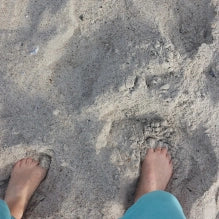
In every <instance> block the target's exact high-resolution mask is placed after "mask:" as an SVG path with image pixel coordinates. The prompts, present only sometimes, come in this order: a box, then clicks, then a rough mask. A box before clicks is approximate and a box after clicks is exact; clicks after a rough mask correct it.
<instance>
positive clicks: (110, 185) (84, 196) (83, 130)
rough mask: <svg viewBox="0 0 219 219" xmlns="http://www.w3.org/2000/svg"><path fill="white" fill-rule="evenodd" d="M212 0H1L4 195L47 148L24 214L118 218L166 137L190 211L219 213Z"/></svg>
mask: <svg viewBox="0 0 219 219" xmlns="http://www.w3.org/2000/svg"><path fill="white" fill-rule="evenodd" d="M218 9H219V2H218V0H138V1H137V0H136V1H134V0H120V1H118V0H117V1H116V0H86V1H85V0H80V1H79V0H17V1H15V0H0V198H2V197H3V195H4V192H5V189H6V186H7V182H8V179H9V175H10V171H11V168H12V166H13V164H14V163H15V162H16V161H17V160H19V159H20V158H22V157H24V156H33V157H35V158H36V159H38V158H39V159H41V158H42V157H44V158H45V157H46V158H47V161H46V162H47V164H48V162H49V161H50V160H51V164H50V169H49V172H48V175H47V178H46V179H45V181H44V182H43V183H42V184H41V186H40V187H39V189H38V190H37V192H36V194H35V195H34V197H33V198H32V200H31V203H30V205H29V206H28V210H27V212H26V215H25V217H24V218H28V219H29V218H30V219H38V218H39V219H40V218H42V219H47V218H51V219H52V218H58V219H59V218H66V219H69V218H73V219H87V218H89V219H101V218H104V219H116V218H119V217H121V216H122V215H123V213H124V211H125V210H126V209H127V208H128V207H129V206H130V205H131V204H132V202H133V194H134V191H135V186H136V182H137V179H138V176H139V170H140V162H141V160H142V157H143V156H144V154H145V151H146V149H147V148H149V147H156V146H157V145H166V146H167V147H168V148H169V150H170V153H171V155H172V157H173V162H174V175H173V178H172V180H171V183H170V185H169V187H168V191H170V192H172V193H173V194H174V195H176V197H177V198H178V199H179V201H180V202H181V204H182V206H183V209H184V211H185V213H186V215H187V217H188V218H191V219H218V218H219V213H218V212H219V16H218V12H219V10H218Z"/></svg>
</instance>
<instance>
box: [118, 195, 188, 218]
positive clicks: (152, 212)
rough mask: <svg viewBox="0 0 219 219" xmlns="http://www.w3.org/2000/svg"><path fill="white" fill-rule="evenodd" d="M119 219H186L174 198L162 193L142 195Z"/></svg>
mask: <svg viewBox="0 0 219 219" xmlns="http://www.w3.org/2000/svg"><path fill="white" fill-rule="evenodd" d="M121 219H186V217H185V215H184V213H183V210H182V207H181V205H180V203H179V202H178V200H177V199H176V197H175V196H173V195H172V194H170V193H168V192H164V191H154V192H150V193H147V194H145V195H143V196H142V197H141V198H139V199H138V201H137V202H136V203H135V204H134V205H132V206H131V207H130V208H129V209H128V210H127V211H126V213H125V215H124V216H123V217H122V218H121Z"/></svg>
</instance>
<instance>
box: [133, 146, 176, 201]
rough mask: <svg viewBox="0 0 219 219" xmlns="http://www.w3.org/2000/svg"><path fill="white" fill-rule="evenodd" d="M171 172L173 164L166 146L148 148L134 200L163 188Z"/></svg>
mask: <svg viewBox="0 0 219 219" xmlns="http://www.w3.org/2000/svg"><path fill="white" fill-rule="evenodd" d="M172 173H173V164H172V161H171V157H170V155H169V154H168V152H167V148H160V147H158V148H156V149H155V150H154V149H152V148H151V149H148V151H147V154H146V156H145V159H144V162H143V164H142V170H141V176H140V181H139V185H138V188H137V190H136V194H135V202H136V201H137V200H138V199H139V198H140V197H141V196H142V195H144V194H146V193H148V192H152V191H156V190H165V188H166V186H167V184H168V182H169V180H170V177H171V175H172Z"/></svg>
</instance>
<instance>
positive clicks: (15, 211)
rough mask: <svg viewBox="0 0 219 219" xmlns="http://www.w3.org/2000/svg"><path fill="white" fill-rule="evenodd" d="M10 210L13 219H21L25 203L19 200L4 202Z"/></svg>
mask: <svg viewBox="0 0 219 219" xmlns="http://www.w3.org/2000/svg"><path fill="white" fill-rule="evenodd" d="M5 202H6V203H7V205H8V208H9V210H10V213H11V215H12V216H13V217H14V218H15V219H21V218H22V216H23V213H24V209H25V203H24V201H23V200H21V199H17V200H16V201H14V200H13V201H10V200H5Z"/></svg>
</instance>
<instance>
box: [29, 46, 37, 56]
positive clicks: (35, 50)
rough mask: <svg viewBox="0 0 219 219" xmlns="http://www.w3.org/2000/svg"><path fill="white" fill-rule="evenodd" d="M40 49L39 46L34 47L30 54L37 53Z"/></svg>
mask: <svg viewBox="0 0 219 219" xmlns="http://www.w3.org/2000/svg"><path fill="white" fill-rule="evenodd" d="M38 51H39V46H36V47H34V49H33V50H31V51H30V55H36V54H37V53H38Z"/></svg>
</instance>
